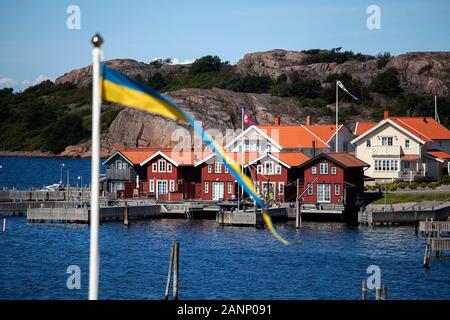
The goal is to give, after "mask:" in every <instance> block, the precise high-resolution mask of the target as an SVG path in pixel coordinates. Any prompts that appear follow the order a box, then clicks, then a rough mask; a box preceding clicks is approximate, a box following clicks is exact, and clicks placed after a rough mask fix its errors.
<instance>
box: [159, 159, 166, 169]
mask: <svg viewBox="0 0 450 320" xmlns="http://www.w3.org/2000/svg"><path fill="white" fill-rule="evenodd" d="M158 171H159V172H166V160H163V159H161V160H158Z"/></svg>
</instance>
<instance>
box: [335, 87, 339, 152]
mask: <svg viewBox="0 0 450 320" xmlns="http://www.w3.org/2000/svg"><path fill="white" fill-rule="evenodd" d="M338 81H339V80H336V147H335V151H336V152H339V138H338V123H339V119H338V115H339V86H338Z"/></svg>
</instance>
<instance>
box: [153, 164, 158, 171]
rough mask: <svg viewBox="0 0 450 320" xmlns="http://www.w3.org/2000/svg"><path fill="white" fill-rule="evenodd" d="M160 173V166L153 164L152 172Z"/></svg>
mask: <svg viewBox="0 0 450 320" xmlns="http://www.w3.org/2000/svg"><path fill="white" fill-rule="evenodd" d="M157 171H158V165H157V164H156V162H155V163H152V172H157Z"/></svg>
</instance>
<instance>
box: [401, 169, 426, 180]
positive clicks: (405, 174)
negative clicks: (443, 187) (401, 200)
mask: <svg viewBox="0 0 450 320" xmlns="http://www.w3.org/2000/svg"><path fill="white" fill-rule="evenodd" d="M399 178H400V179H402V180H403V181H415V180H418V179H423V178H425V171H422V170H420V171H415V170H402V171H400V172H399Z"/></svg>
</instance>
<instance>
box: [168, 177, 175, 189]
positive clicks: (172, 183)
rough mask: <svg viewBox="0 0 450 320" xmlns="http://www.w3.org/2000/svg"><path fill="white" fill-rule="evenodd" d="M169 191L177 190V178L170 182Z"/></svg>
mask: <svg viewBox="0 0 450 320" xmlns="http://www.w3.org/2000/svg"><path fill="white" fill-rule="evenodd" d="M169 191H170V192H175V180H170V182H169Z"/></svg>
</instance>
